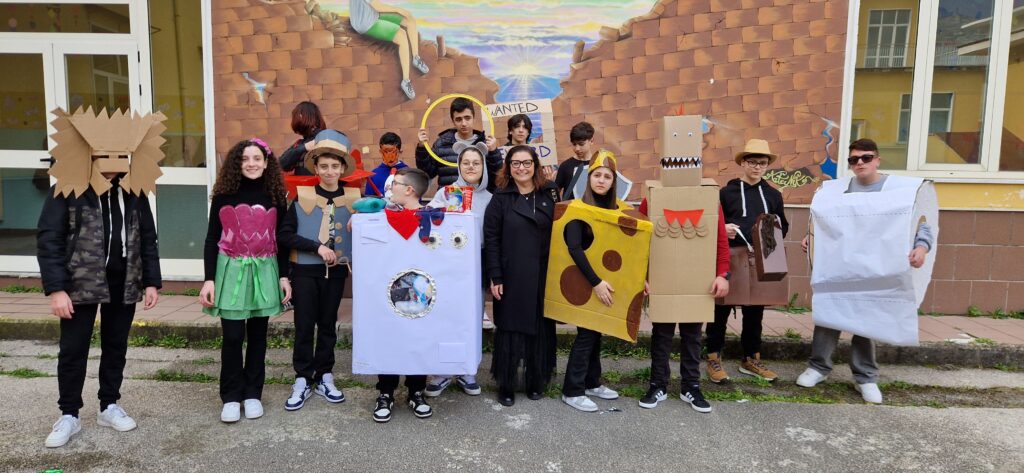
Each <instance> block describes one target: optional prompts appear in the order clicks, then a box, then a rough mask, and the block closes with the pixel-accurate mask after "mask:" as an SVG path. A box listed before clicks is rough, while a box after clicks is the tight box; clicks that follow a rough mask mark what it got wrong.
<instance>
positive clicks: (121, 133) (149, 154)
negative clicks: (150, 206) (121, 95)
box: [50, 107, 167, 197]
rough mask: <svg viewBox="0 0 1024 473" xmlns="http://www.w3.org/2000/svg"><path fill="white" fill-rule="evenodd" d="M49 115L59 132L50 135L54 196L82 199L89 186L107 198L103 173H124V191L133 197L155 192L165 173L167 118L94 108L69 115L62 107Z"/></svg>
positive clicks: (157, 115) (122, 183)
mask: <svg viewBox="0 0 1024 473" xmlns="http://www.w3.org/2000/svg"><path fill="white" fill-rule="evenodd" d="M51 113H53V115H54V116H56V117H57V118H55V119H54V120H53V121H52V122H51V123H50V124H51V125H53V127H54V128H55V129H56V130H57V132H56V133H54V134H53V135H50V138H53V141H55V142H56V143H57V145H56V147H54V148H53V151H52V152H51V154H52V155H53V159H54V164H53V167H51V168H50V175H51V176H53V177H54V178H55V179H56V180H57V185H56V189H55V191H54V195H63V196H65V197H70V196H72V195H75V196H80V195H82V193H84V192H85V191H86V190H87V189H88V188H89V187H90V186H91V187H92V189H93V190H94V191H95V192H96V194H97V195H103V194H105V193H106V192H107V191H109V190H110V188H111V187H112V186H111V184H110V181H109V180H107V179H106V178H104V177H103V173H105V172H116V173H123V174H124V176H123V177H122V178H121V187H122V188H124V189H125V190H126V191H128V192H131V193H133V194H136V195H140V194H142V193H146V194H149V193H152V192H155V191H156V180H157V178H159V177H160V176H161V175H163V172H162V171H160V160H162V159H164V153H163V151H162V150H161V149H160V146H161V145H163V144H164V141H165V140H164V138H163V137H162V136H160V135H161V134H162V133H163V132H164V130H166V129H167V127H166V126H164V124H163V121H164V120H166V118H167V117H165V116H164V114H162V113H160V112H157V113H149V114H146V115H139V114H138V113H133V114H128V113H125V112H122V111H120V110H117V111H115V112H114V113H113V114H111V115H107V111H106V109H100V110H99V113H95V112H93V110H92V107H89V108H87V109H85V110H82V109H81V108H79V109H78V111H76V112H75V113H73V114H70V115H69V114H68V113H66V112H65V111H64V110H62V109H60V108H57V109H54V110H53V112H51Z"/></svg>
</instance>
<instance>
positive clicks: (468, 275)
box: [352, 208, 483, 375]
mask: <svg viewBox="0 0 1024 473" xmlns="http://www.w3.org/2000/svg"><path fill="white" fill-rule="evenodd" d="M424 209H426V210H424V211H416V212H413V211H402V212H392V211H391V210H385V211H383V212H379V213H374V214H356V215H353V216H352V240H353V243H352V255H353V268H352V278H353V279H352V281H353V282H352V292H353V294H355V297H354V298H353V300H352V303H353V316H352V334H353V342H352V372H353V373H356V374H424V373H445V374H452V375H460V374H474V373H476V371H477V367H478V366H479V365H480V357H481V343H482V327H481V322H482V320H481V318H480V307H482V306H483V300H482V297H483V294H482V293H481V291H480V278H481V276H480V238H481V237H480V231H479V229H478V226H477V224H476V221H475V220H474V218H473V215H472V214H468V213H466V214H456V213H452V214H445V213H444V211H442V210H440V209H429V208H424ZM417 231H418V232H419V235H418V236H416V235H413V234H414V233H416V232H417Z"/></svg>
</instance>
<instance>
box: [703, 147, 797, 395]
mask: <svg viewBox="0 0 1024 473" xmlns="http://www.w3.org/2000/svg"><path fill="white" fill-rule="evenodd" d="M776 159H778V156H776V155H774V154H772V152H771V150H770V149H769V147H768V142H767V141H765V140H757V139H754V140H750V141H748V142H747V144H746V146H745V147H744V149H743V152H741V153H739V154H737V155H736V164H739V165H740V168H741V169H742V170H743V175H742V176H740V177H739V178H737V179H733V180H731V181H729V183H728V184H726V185H725V187H723V188H722V189H721V190H720V191H719V194H718V195H719V202H720V203H721V204H722V212H723V213H724V215H725V222H726V223H725V231H726V235H727V236H728V237H729V246H730V247H731V248H743V249H744V250H745V249H746V248H747V247H748V243H750V242H753V238H754V237H753V229H754V224H755V223H756V222H757V219H758V217H759V216H760V215H761V214H772V215H777V216H778V217H779V220H781V224H782V234H783V235H785V234H786V233H787V232H788V231H789V222H788V221H786V214H785V206H784V203H783V201H782V193H781V192H779V191H778V190H777V189H775V188H774V187H772V186H771V185H770V184H768V182H767V181H765V180H764V179H762V177H763V176H764V173H765V172H766V171H767V170H768V166H770V165H771V164H772V163H774V162H775V160H776ZM732 253H733V254H734V255H733V256H732V257H733V258H737V257H741V258H747V253H746V251H741V252H732ZM740 279H742V278H740ZM730 282H731V283H732V284H749V283H750V281H749V280H746V281H730ZM738 302H739V303H740V304H741V307H742V310H743V332H742V335H741V336H740V342H741V345H742V347H743V361H742V363H741V364H740V369H739V371H740V373H743V374H747V375H750V376H756V377H761V378H763V379H766V380H768V381H775V378H777V377H778V376H777V375H776V374H775V372H773V371H772V370H770V369H768V367H767V366H766V365H765V364H764V363H763V362H762V361H761V330H762V319H763V318H764V306H763V305H746V304H743V302H744V301H738ZM735 305H736V304H729V303H724V304H716V305H715V321H714V322H713V323H710V324H708V326H707V351H708V360H707V370H708V379H709V380H710V381H711V382H712V383H721V382H722V381H725V380H727V379H729V375H728V373H726V371H725V369H724V368H722V357H721V353H722V348H723V347H724V346H725V328H726V323H727V322H728V320H729V313H730V312H731V311H732V310H733V307H735Z"/></svg>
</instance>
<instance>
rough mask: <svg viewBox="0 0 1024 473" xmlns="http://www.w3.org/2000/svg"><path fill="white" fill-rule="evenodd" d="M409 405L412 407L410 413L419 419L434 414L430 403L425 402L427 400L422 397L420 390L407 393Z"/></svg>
mask: <svg viewBox="0 0 1024 473" xmlns="http://www.w3.org/2000/svg"><path fill="white" fill-rule="evenodd" d="M409 407H411V408H412V413H413V414H415V415H416V417H419V418H420V419H426V418H427V417H430V416H431V415H433V414H434V411H433V410H432V409H431V408H430V404H427V400H426V399H425V398H424V397H423V392H422V391H416V392H414V393H409Z"/></svg>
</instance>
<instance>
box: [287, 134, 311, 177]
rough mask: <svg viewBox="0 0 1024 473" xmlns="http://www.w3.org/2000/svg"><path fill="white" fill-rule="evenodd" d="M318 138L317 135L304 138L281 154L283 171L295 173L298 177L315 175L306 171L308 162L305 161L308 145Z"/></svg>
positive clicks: (296, 141)
mask: <svg viewBox="0 0 1024 473" xmlns="http://www.w3.org/2000/svg"><path fill="white" fill-rule="evenodd" d="M314 138H316V133H313V134H312V135H310V136H307V137H304V138H302V139H300V140H295V143H292V145H291V146H289V147H288V149H286V150H284V152H283V153H281V159H279V160H278V161H280V163H281V169H283V170H285V171H292V170H294V171H295V175H296V176H312V175H313V173H312V172H310V171H309V169H306V162H305V160H304V159H302V158H304V157H305V156H306V143H308V142H310V141H313V139H314Z"/></svg>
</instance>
